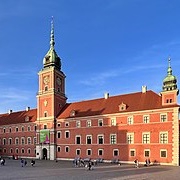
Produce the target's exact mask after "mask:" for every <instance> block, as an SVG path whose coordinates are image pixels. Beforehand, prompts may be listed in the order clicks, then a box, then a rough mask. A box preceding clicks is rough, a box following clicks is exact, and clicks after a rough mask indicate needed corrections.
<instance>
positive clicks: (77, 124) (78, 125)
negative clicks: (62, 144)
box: [76, 120, 81, 128]
mask: <svg viewBox="0 0 180 180" xmlns="http://www.w3.org/2000/svg"><path fill="white" fill-rule="evenodd" d="M76 127H77V128H80V127H81V121H79V120H78V121H76Z"/></svg>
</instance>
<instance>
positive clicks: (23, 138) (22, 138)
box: [21, 137, 25, 145]
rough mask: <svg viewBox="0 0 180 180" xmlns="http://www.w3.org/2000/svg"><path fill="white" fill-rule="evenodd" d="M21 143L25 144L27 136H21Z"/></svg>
mask: <svg viewBox="0 0 180 180" xmlns="http://www.w3.org/2000/svg"><path fill="white" fill-rule="evenodd" d="M23 140H24V143H22V141H23ZM21 144H22V145H24V144H25V137H21Z"/></svg>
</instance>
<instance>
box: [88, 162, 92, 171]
mask: <svg viewBox="0 0 180 180" xmlns="http://www.w3.org/2000/svg"><path fill="white" fill-rule="evenodd" d="M91 167H92V162H91V160H89V162H88V169H89V170H91Z"/></svg>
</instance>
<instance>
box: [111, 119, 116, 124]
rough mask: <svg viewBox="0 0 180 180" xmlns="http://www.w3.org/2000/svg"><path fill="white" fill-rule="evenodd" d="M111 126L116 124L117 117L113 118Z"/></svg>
mask: <svg viewBox="0 0 180 180" xmlns="http://www.w3.org/2000/svg"><path fill="white" fill-rule="evenodd" d="M111 126H116V119H115V118H112V119H111Z"/></svg>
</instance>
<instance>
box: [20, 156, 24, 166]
mask: <svg viewBox="0 0 180 180" xmlns="http://www.w3.org/2000/svg"><path fill="white" fill-rule="evenodd" d="M21 167H24V160H23V159H22V158H21Z"/></svg>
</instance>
